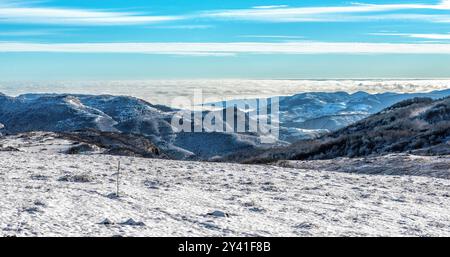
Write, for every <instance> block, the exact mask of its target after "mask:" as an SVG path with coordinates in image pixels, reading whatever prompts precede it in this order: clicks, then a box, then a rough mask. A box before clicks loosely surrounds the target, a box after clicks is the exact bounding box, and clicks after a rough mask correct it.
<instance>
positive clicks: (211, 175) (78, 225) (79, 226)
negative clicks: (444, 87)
mask: <svg viewBox="0 0 450 257" xmlns="http://www.w3.org/2000/svg"><path fill="white" fill-rule="evenodd" d="M397 158H398V156H388V157H386V159H389V160H390V161H391V162H395V161H396V160H397ZM401 158H402V161H403V162H404V161H405V159H408V162H409V164H410V165H411V166H414V164H416V167H417V168H418V169H419V168H420V169H423V168H424V167H425V166H424V165H423V164H424V163H429V165H430V166H432V165H433V163H436V159H435V158H436V157H422V158H420V159H417V158H414V157H413V156H408V155H403V156H401ZM119 160H120V162H121V167H122V169H121V172H120V193H119V196H120V197H119V198H115V197H114V194H113V193H114V192H115V190H116V170H117V163H118V161H119ZM448 160H449V158H447V162H446V163H447V165H448ZM438 162H439V163H441V162H442V159H441V160H439V161H438ZM419 164H420V165H419ZM349 165H351V164H349ZM366 165H367V167H368V168H369V166H370V165H371V164H370V162H367V163H366ZM441 165H442V164H441ZM319 166H320V165H318V166H314V165H313V163H311V162H310V163H308V165H305V168H307V169H302V165H299V167H300V168H285V167H277V166H259V165H238V164H228V163H205V162H187V161H172V160H159V159H143V158H133V157H117V156H109V155H96V154H91V155H64V154H58V153H49V152H42V153H39V152H33V151H30V152H1V151H0V184H1V187H0V195H1V197H0V235H1V236H406V235H412V236H450V208H448V206H450V180H448V179H439V178H433V177H428V176H427V174H426V172H424V171H423V170H422V173H425V174H421V175H423V176H407V175H403V176H389V175H367V174H348V173H339V172H331V171H327V170H326V166H323V165H322V166H321V170H317V169H316V168H317V167H319ZM447 167H448V166H447ZM130 219H132V220H130ZM105 223H106V224H105Z"/></svg>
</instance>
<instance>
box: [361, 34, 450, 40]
mask: <svg viewBox="0 0 450 257" xmlns="http://www.w3.org/2000/svg"><path fill="white" fill-rule="evenodd" d="M369 35H374V36H400V37H407V38H421V39H433V40H434V39H436V40H443V39H450V33H448V34H421V33H383V32H381V33H369Z"/></svg>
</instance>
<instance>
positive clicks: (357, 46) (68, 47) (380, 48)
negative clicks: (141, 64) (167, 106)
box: [0, 42, 450, 56]
mask: <svg viewBox="0 0 450 257" xmlns="http://www.w3.org/2000/svg"><path fill="white" fill-rule="evenodd" d="M0 52H3V53H5V52H54V53H58V52H59V53H136V54H172V55H219V56H222V55H233V54H245V53H247V54H450V44H437V43H433V44H432V43H427V44H425V43H422V44H397V43H355V42H348V43H341V42H338V43H336V42H291V43H289V42H287V43H260V42H245V43H243V42H237V43H67V44H40V43H8V42H0Z"/></svg>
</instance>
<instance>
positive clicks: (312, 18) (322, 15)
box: [202, 0, 450, 22]
mask: <svg viewBox="0 0 450 257" xmlns="http://www.w3.org/2000/svg"><path fill="white" fill-rule="evenodd" d="M413 10H414V11H416V10H444V11H446V10H450V1H449V0H445V1H442V2H440V3H438V4H362V3H353V4H351V5H347V6H327V7H287V6H286V7H285V6H267V8H249V9H232V10H213V11H207V12H204V13H202V16H204V17H210V18H216V19H232V20H248V21H264V22H327V21H359V20H374V19H384V18H390V19H409V18H412V17H408V15H413V16H414V17H415V18H417V17H420V16H417V15H423V16H421V18H424V19H426V18H431V20H430V21H434V22H448V21H449V20H450V15H449V14H443V15H440V16H433V15H426V14H417V15H416V13H398V14H397V13H394V14H386V13H385V12H392V11H413ZM363 14H364V15H363ZM384 14H386V15H384Z"/></svg>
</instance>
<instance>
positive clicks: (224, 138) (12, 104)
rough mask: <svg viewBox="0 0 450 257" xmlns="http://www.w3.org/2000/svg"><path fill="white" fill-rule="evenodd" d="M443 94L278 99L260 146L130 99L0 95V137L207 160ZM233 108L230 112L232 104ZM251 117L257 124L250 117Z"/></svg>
mask: <svg viewBox="0 0 450 257" xmlns="http://www.w3.org/2000/svg"><path fill="white" fill-rule="evenodd" d="M448 95H450V90H443V91H434V92H429V93H415V94H399V93H382V94H368V93H365V92H357V93H353V94H349V93H345V92H334V93H323V92H316V93H302V94H297V95H293V96H286V97H281V98H279V107H280V108H279V109H280V116H279V121H280V140H278V141H275V143H274V144H270V145H265V144H261V138H260V137H259V136H258V135H257V134H255V133H222V132H217V133H206V132H203V133H176V132H175V129H174V127H173V126H172V123H171V121H172V117H173V115H174V114H175V113H176V111H177V110H175V109H172V108H170V107H167V106H162V105H154V104H151V103H148V102H146V101H143V100H141V99H138V98H135V97H129V96H113V95H81V94H23V95H19V96H17V97H9V96H6V95H3V94H0V124H3V125H4V127H2V126H1V125H0V133H2V134H16V133H22V132H30V131H50V132H72V131H76V130H86V129H91V130H92V129H93V130H97V131H102V132H111V133H124V134H130V133H133V134H138V135H140V136H142V137H145V138H146V139H148V140H150V141H151V142H152V143H153V144H155V145H156V146H157V147H158V148H159V149H160V150H162V151H163V152H164V153H165V154H167V155H168V156H170V157H171V158H173V159H196V160H208V159H216V158H217V157H224V156H227V155H230V154H235V153H239V152H241V151H252V150H255V149H258V148H267V147H273V146H281V145H287V144H288V142H291V143H292V142H296V141H299V140H301V139H308V138H314V137H317V136H318V135H322V134H324V133H327V132H329V131H334V130H336V129H339V128H342V127H345V126H347V125H349V124H353V123H355V122H357V121H359V120H361V119H363V118H365V117H367V116H369V115H371V114H373V113H376V112H378V111H380V110H382V109H383V108H386V107H388V106H390V105H392V104H394V103H397V102H399V101H401V100H404V99H409V98H413V97H417V96H421V97H432V98H440V97H444V96H448ZM272 101H275V100H274V99H272ZM238 102H240V100H233V101H228V102H226V103H223V104H224V105H223V107H224V108H231V107H230V104H231V105H233V104H234V103H238ZM260 107H261V106H260ZM264 107H266V106H262V108H264ZM232 108H233V110H234V106H233V107H232ZM220 111H221V110H220ZM240 111H242V110H240ZM259 113H261V112H259ZM203 115H207V112H206V111H205V112H203ZM235 116H237V115H235ZM251 118H252V119H253V120H256V118H255V117H251ZM224 120H225V122H227V121H226V119H224ZM274 120H275V118H274ZM186 122H191V121H186ZM244 122H245V120H244ZM248 123H249V122H248ZM226 125H227V126H230V124H226ZM260 125H261V123H260ZM230 127H234V126H230Z"/></svg>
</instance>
